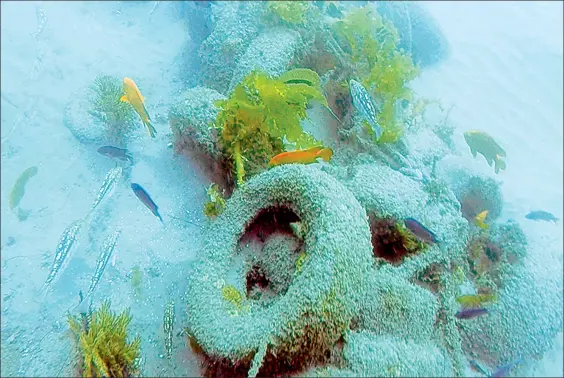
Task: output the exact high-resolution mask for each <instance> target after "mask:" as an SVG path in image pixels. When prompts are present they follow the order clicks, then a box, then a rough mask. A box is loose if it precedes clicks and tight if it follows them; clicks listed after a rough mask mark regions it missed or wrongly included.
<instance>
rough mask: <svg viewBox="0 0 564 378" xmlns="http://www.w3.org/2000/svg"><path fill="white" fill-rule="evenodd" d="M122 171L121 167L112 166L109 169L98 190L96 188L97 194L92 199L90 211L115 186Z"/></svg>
mask: <svg viewBox="0 0 564 378" xmlns="http://www.w3.org/2000/svg"><path fill="white" fill-rule="evenodd" d="M122 172H123V169H122V168H121V167H114V168H112V169H110V171H109V172H108V174H107V175H106V177H105V178H104V182H102V186H101V187H100V190H98V195H97V196H96V199H95V200H94V204H92V207H91V208H90V213H91V212H92V211H94V209H95V208H96V206H98V205H99V204H100V202H102V200H103V199H104V197H105V196H106V194H108V193H109V192H111V191H112V190H113V189H114V188H115V186H116V184H117V182H118V179H119V178H120V177H121V174H122ZM90 213H89V214H90Z"/></svg>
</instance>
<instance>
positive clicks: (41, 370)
mask: <svg viewBox="0 0 564 378" xmlns="http://www.w3.org/2000/svg"><path fill="white" fill-rule="evenodd" d="M184 3H185V2H60V3H59V2H46V1H32V2H15V1H13V2H12V1H10V2H2V5H1V6H2V8H1V33H0V34H1V98H2V100H1V101H2V102H1V154H2V160H1V162H2V170H1V193H0V195H1V201H2V202H1V203H2V207H1V216H2V223H1V246H2V252H1V253H2V259H1V260H2V261H1V264H2V267H1V269H2V274H1V289H2V293H1V294H2V302H1V307H2V316H1V322H2V324H1V327H2V328H1V329H2V373H1V375H2V376H54V375H59V376H62V375H68V374H71V372H72V370H71V368H70V366H71V362H72V361H71V358H70V357H69V356H70V351H71V341H70V337H69V336H68V334H67V333H66V331H67V329H68V328H67V323H66V319H65V316H64V314H65V311H67V309H69V308H72V307H73V306H75V305H76V304H78V300H79V299H78V295H79V291H80V290H82V291H84V292H85V291H86V290H87V289H88V286H89V284H90V279H91V275H92V273H93V272H94V270H95V267H96V260H97V258H98V254H99V252H100V250H101V248H102V245H103V242H104V240H105V239H106V238H107V237H108V236H109V235H111V234H112V233H113V232H115V231H117V230H120V231H121V236H120V239H119V241H118V243H117V245H116V249H115V251H114V253H113V254H114V256H113V257H112V258H111V259H110V261H109V263H108V265H107V267H106V269H105V272H104V274H103V277H102V279H101V281H100V283H99V285H98V287H97V289H96V292H95V294H94V302H95V304H96V305H98V304H99V303H101V302H102V300H103V299H105V298H108V299H110V300H111V301H112V307H115V308H116V309H123V308H127V307H130V308H131V314H132V316H133V320H132V322H131V326H130V330H131V333H132V334H139V335H141V337H142V350H141V354H142V356H143V360H142V371H143V374H144V375H146V376H157V375H159V376H187V375H188V376H190V375H192V376H193V375H197V374H199V372H200V370H199V368H198V361H197V359H196V358H195V357H194V356H193V355H192V353H191V352H190V351H189V348H188V347H187V346H186V343H185V339H184V338H182V337H180V336H176V332H178V331H180V330H181V329H182V328H183V325H184V324H185V323H186V311H185V307H184V303H185V301H184V298H183V293H184V291H185V288H186V282H187V279H188V276H189V274H190V266H191V263H192V262H193V261H194V260H195V259H196V257H197V254H198V251H200V250H201V249H202V245H203V241H204V236H203V235H204V225H205V224H206V222H207V219H206V217H205V216H204V215H203V214H202V207H203V204H204V202H205V201H206V192H205V188H206V187H207V186H208V185H209V184H210V182H211V181H210V179H209V178H208V177H207V176H206V175H205V168H204V167H203V165H202V164H201V163H200V162H198V160H196V159H193V158H192V159H186V158H185V157H182V156H179V155H175V154H173V153H172V149H170V148H169V146H167V144H168V143H169V142H171V140H172V139H171V138H172V137H171V131H170V127H169V126H168V122H167V115H168V111H169V107H170V105H171V103H173V102H174V101H175V100H177V99H178V98H180V96H182V93H183V91H185V90H186V89H188V88H190V87H193V86H195V85H196V84H198V83H199V80H200V79H201V76H202V74H201V71H200V69H201V67H199V65H198V64H197V61H198V59H197V58H196V57H195V54H196V48H197V44H199V43H200V42H201V41H200V39H201V38H205V37H206V36H207V33H206V32H203V31H202V34H201V35H197V31H198V28H197V27H204V24H205V22H202V25H201V26H200V25H197V27H195V26H194V24H192V25H188V24H187V22H189V20H187V18H188V14H189V11H192V12H193V10H194V9H196V8H194V4H184ZM359 3H362V2H359ZM213 6H216V5H213ZM421 6H422V7H424V8H425V9H427V10H428V12H429V13H430V14H431V15H432V17H433V18H434V20H435V21H436V22H437V24H438V25H439V26H440V28H441V30H442V32H443V33H444V35H445V36H446V39H447V40H448V42H449V45H450V54H449V55H448V56H447V57H446V58H445V59H444V60H442V61H441V62H439V63H438V64H436V65H433V66H430V67H426V68H424V69H423V70H422V74H421V76H420V77H419V78H418V79H416V80H415V81H414V83H413V88H414V89H415V90H416V91H417V92H418V93H419V94H421V95H423V96H426V97H431V98H439V99H440V100H441V101H442V102H443V103H445V104H447V105H454V108H453V110H452V113H451V115H450V121H451V123H452V125H454V127H455V136H454V143H455V145H456V153H455V154H453V158H454V159H460V160H462V161H466V162H467V163H468V165H469V166H470V167H471V168H472V169H475V170H476V171H478V172H480V173H483V174H484V175H488V176H492V177H494V178H495V179H496V180H499V181H501V182H502V192H503V195H504V208H503V212H502V215H501V217H500V220H502V221H505V220H507V219H509V218H512V219H515V220H516V221H517V222H518V223H519V224H520V226H521V227H522V229H523V230H524V232H525V233H526V235H527V237H528V238H529V241H530V243H531V244H532V245H533V247H532V249H533V250H534V245H535V243H542V245H543V246H548V247H547V248H545V249H542V250H535V253H534V258H535V259H537V260H536V261H546V262H547V264H549V265H550V266H547V267H543V266H538V267H537V268H536V269H538V271H537V272H536V273H537V274H542V272H546V274H547V275H552V276H551V277H553V276H554V275H556V277H557V278H558V276H557V275H558V272H560V271H561V269H562V241H563V233H562V226H561V223H558V224H557V225H555V224H552V223H545V222H539V223H537V222H531V221H526V220H525V218H524V215H525V214H526V213H528V212H529V211H531V210H536V209H544V210H547V211H550V212H551V213H553V214H554V215H555V216H556V217H558V218H562V215H563V214H562V208H563V206H564V201H563V190H562V182H563V174H564V169H563V165H562V161H563V142H562V139H563V134H564V133H563V122H564V121H563V108H562V103H563V101H564V97H563V84H562V82H563V76H562V72H563V71H562V68H563V47H562V28H563V19H562V12H563V7H562V3H561V2H528V3H526V2H487V3H485V2H425V3H422V5H421ZM187 9H188V10H187ZM190 33H192V35H190ZM249 43H250V41H244V42H243V43H242V45H243V46H245V47H246V46H248V44H249ZM102 74H105V75H112V76H116V77H119V78H123V77H132V78H135V81H136V83H137V85H138V86H139V87H140V88H141V90H142V93H143V96H144V97H145V99H146V106H147V110H148V112H149V113H150V114H151V117H152V119H153V124H154V125H155V127H156V129H157V130H158V136H157V138H156V139H155V140H152V139H150V138H149V137H148V136H147V134H146V133H145V131H144V130H143V129H142V127H141V126H139V127H138V129H136V130H135V131H134V133H133V137H132V138H131V140H130V142H129V143H128V146H127V148H128V149H129V150H130V151H132V152H133V154H134V156H135V164H134V165H133V167H132V168H131V169H129V170H128V171H127V172H126V174H125V177H126V180H121V181H119V182H118V183H117V185H116V188H115V189H114V190H113V191H112V193H111V195H108V198H105V199H104V201H103V202H102V203H101V204H100V206H99V208H97V211H96V212H95V214H94V216H93V218H92V219H91V221H90V222H89V223H87V225H86V226H85V228H84V229H83V230H82V232H81V233H80V235H79V236H78V240H77V243H78V245H77V246H76V247H75V248H74V249H73V251H72V255H71V256H70V258H69V260H70V261H69V264H68V266H67V267H66V269H65V271H64V272H62V274H61V277H60V279H59V280H58V281H57V282H56V283H55V284H54V285H53V287H52V290H51V291H50V292H49V294H48V295H47V297H46V298H44V299H43V298H41V297H40V296H39V295H38V290H39V289H40V288H41V286H42V285H43V284H44V282H45V280H46V277H47V274H48V272H49V268H50V265H51V263H52V261H53V259H54V257H55V248H56V246H57V243H58V242H59V238H60V236H61V234H62V233H63V231H64V230H65V229H66V228H67V227H68V226H69V225H70V224H71V223H72V222H73V221H75V220H78V219H81V218H82V217H84V216H85V215H86V214H87V213H88V211H89V209H90V207H91V206H92V203H93V202H94V200H95V198H96V196H97V194H98V190H99V188H100V185H101V184H102V181H103V180H104V177H105V176H106V174H107V173H108V172H109V171H110V170H111V169H112V168H113V167H114V166H115V162H114V161H112V160H111V159H108V158H107V157H104V156H102V155H100V154H98V153H97V152H96V149H97V148H98V147H99V144H96V143H95V142H87V143H81V142H79V141H78V140H77V138H76V137H75V135H73V134H72V133H71V132H70V131H69V129H68V128H67V127H65V122H66V121H65V112H66V111H67V106H68V104H69V103H71V102H73V99H74V98H77V97H78V96H80V93H81V91H83V89H84V88H85V87H86V86H88V85H90V83H91V82H92V80H93V79H94V78H95V77H96V76H97V75H102ZM137 120H138V119H137ZM81 127H82V128H83V129H84V130H87V131H86V132H85V135H86V134H88V128H89V127H90V126H89V125H84V124H83V125H81ZM473 129H479V130H487V132H488V133H490V134H491V135H492V136H493V137H494V138H495V139H496V140H498V141H499V142H500V143H501V144H502V145H503V147H504V149H505V151H506V153H507V159H506V162H507V169H506V170H505V171H503V172H502V173H501V174H499V175H494V174H493V169H492V168H490V167H488V166H487V164H486V163H485V161H484V159H483V158H482V157H481V156H480V155H479V156H478V158H475V159H474V158H472V156H471V154H470V153H469V151H468V146H467V145H466V144H465V142H464V139H463V137H462V133H463V132H464V131H467V130H473ZM32 166H36V167H37V168H38V170H37V175H35V176H34V177H32V178H31V179H30V180H29V183H28V185H27V186H26V188H25V195H24V196H23V198H22V200H21V202H20V204H19V206H18V207H19V209H21V210H13V209H11V208H10V205H9V197H10V193H11V191H12V188H13V185H14V183H15V182H16V180H17V179H18V177H19V176H20V174H21V173H22V172H23V171H24V170H25V169H27V168H28V167H32ZM130 182H137V183H140V184H141V185H142V186H143V187H144V188H145V189H146V190H147V192H148V193H150V195H151V197H152V198H153V199H154V200H155V202H157V203H158V206H159V210H160V212H161V214H162V216H163V219H164V221H165V224H166V226H165V225H163V224H161V223H160V222H159V220H158V218H156V217H154V216H153V215H152V214H151V212H150V211H149V210H148V209H147V208H146V207H145V206H144V205H143V204H142V203H141V202H140V201H139V200H138V198H136V197H135V195H134V194H133V193H132V191H131V189H130ZM18 211H20V214H19V217H18ZM539 245H541V244H539ZM136 271H140V272H141V276H142V284H141V293H140V295H138V296H135V295H134V288H133V285H132V279H131V277H132V275H133V274H135V273H134V272H136ZM539 272H540V273H539ZM556 282H557V284H556V285H554V286H553V287H552V289H553V290H555V291H556V292H558V293H560V295H561V294H562V277H561V276H560V277H559V279H556ZM171 300H174V301H175V303H176V322H175V338H174V355H173V358H172V359H171V360H167V359H165V358H163V353H164V333H163V313H164V308H165V305H166V303H167V302H169V301H171ZM560 311H561V310H560ZM525 313H527V314H530V312H529V311H525ZM561 315H562V313H561V312H560V327H561V326H562V320H561ZM527 316H530V315H527ZM554 337H555V338H556V339H557V341H556V342H555V346H554V348H552V349H551V351H549V352H547V353H546V355H545V356H540V357H544V359H543V360H542V361H541V362H539V363H537V364H536V365H535V364H531V365H530V369H531V370H529V374H535V375H536V376H542V375H545V376H546V375H548V376H558V375H562V374H563V368H562V359H563V352H562V340H561V338H562V333H559V334H558V335H554ZM537 357H539V356H537Z"/></svg>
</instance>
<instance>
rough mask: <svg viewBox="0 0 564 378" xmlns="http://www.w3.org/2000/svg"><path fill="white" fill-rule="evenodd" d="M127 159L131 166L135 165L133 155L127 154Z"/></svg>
mask: <svg viewBox="0 0 564 378" xmlns="http://www.w3.org/2000/svg"><path fill="white" fill-rule="evenodd" d="M125 157H126V158H127V160H129V162H130V163H131V164H133V155H131V154H129V153H127V154H125Z"/></svg>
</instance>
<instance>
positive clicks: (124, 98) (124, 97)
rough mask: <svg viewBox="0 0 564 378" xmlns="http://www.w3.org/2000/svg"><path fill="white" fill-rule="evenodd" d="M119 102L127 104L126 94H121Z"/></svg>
mask: <svg viewBox="0 0 564 378" xmlns="http://www.w3.org/2000/svg"><path fill="white" fill-rule="evenodd" d="M119 100H120V101H121V102H127V103H128V104H129V100H128V99H127V95H123V96H121V97H120V98H119Z"/></svg>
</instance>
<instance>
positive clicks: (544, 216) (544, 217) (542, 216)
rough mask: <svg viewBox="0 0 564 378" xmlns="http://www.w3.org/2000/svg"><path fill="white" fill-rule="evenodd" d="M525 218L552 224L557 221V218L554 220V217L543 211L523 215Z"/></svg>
mask: <svg viewBox="0 0 564 378" xmlns="http://www.w3.org/2000/svg"><path fill="white" fill-rule="evenodd" d="M525 218H527V219H530V220H535V221H539V220H543V221H547V222H548V221H552V222H554V223H556V221H557V220H558V218H556V217H555V216H554V215H552V214H550V213H549V212H548V211H543V210H536V211H531V212H530V213H529V214H527V215H525Z"/></svg>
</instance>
